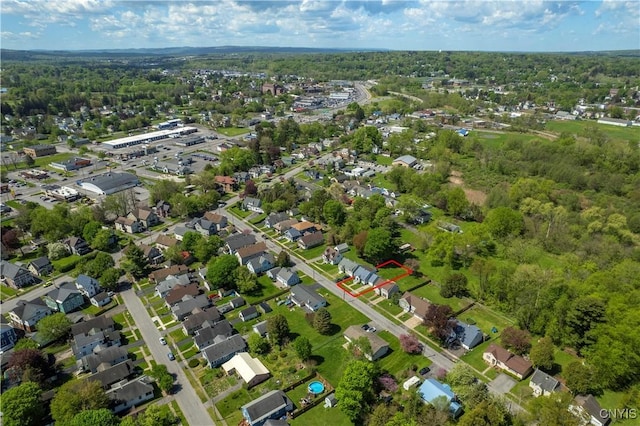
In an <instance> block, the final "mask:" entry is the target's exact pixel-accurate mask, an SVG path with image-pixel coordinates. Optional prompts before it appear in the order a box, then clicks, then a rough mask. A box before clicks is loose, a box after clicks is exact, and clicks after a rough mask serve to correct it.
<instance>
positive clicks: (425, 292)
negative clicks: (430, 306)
mask: <svg viewBox="0 0 640 426" xmlns="http://www.w3.org/2000/svg"><path fill="white" fill-rule="evenodd" d="M413 293H414V294H415V295H416V296H421V297H424V298H425V299H428V300H429V301H431V302H432V303H437V304H439V305H449V306H451V309H453V311H454V312H457V311H459V310H460V309H462V308H463V307H465V306H466V305H467V302H466V301H464V300H462V299H460V298H457V297H450V298H448V299H446V298H444V297H442V296H440V287H439V286H437V285H434V284H433V283H431V284H427V285H425V286H422V287H420V288H417V289H415V290H414V291H413Z"/></svg>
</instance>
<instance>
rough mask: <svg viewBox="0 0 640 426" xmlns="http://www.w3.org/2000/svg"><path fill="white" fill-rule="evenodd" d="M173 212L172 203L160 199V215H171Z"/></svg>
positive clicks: (158, 209)
mask: <svg viewBox="0 0 640 426" xmlns="http://www.w3.org/2000/svg"><path fill="white" fill-rule="evenodd" d="M169 213H171V204H169V202H168V201H165V200H160V201H158V203H157V204H156V214H157V215H158V217H169Z"/></svg>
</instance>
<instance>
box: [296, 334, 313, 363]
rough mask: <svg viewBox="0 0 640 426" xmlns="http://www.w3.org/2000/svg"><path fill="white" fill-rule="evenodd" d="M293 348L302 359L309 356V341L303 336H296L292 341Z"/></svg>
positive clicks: (304, 359)
mask: <svg viewBox="0 0 640 426" xmlns="http://www.w3.org/2000/svg"><path fill="white" fill-rule="evenodd" d="M293 349H294V350H295V351H296V354H297V355H298V357H300V359H301V360H302V361H306V360H308V359H309V358H310V357H311V342H310V341H309V339H307V338H306V337H304V336H298V337H296V340H294V341H293Z"/></svg>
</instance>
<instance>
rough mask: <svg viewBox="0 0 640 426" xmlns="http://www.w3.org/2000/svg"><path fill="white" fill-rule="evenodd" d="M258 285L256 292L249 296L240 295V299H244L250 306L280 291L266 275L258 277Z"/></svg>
mask: <svg viewBox="0 0 640 426" xmlns="http://www.w3.org/2000/svg"><path fill="white" fill-rule="evenodd" d="M258 284H259V285H260V289H259V290H258V291H256V292H254V293H251V294H243V295H242V297H244V299H245V300H246V301H247V303H249V304H250V305H251V304H254V303H256V302H257V301H259V300H263V299H264V298H265V297H269V296H272V295H274V294H276V293H278V292H279V291H281V290H280V289H279V288H278V287H276V286H275V284H274V283H273V282H272V281H271V280H270V279H269V277H267V276H266V275H261V276H259V277H258Z"/></svg>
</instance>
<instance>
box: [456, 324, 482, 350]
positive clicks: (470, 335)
mask: <svg viewBox="0 0 640 426" xmlns="http://www.w3.org/2000/svg"><path fill="white" fill-rule="evenodd" d="M454 331H455V333H456V335H457V337H458V339H459V340H460V343H462V345H463V346H465V347H467V348H469V349H472V348H474V347H476V346H478V345H479V344H480V343H482V340H483V338H484V336H483V334H482V331H481V330H480V329H479V328H478V327H476V326H475V325H471V324H467V323H465V322H462V321H458V324H457V325H456V327H455V330H454Z"/></svg>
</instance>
